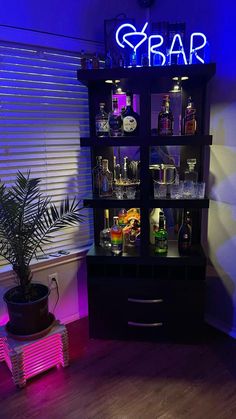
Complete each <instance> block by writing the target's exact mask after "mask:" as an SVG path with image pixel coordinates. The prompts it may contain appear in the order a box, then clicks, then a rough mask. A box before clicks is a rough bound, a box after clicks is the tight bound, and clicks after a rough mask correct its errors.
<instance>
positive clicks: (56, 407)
mask: <svg viewBox="0 0 236 419" xmlns="http://www.w3.org/2000/svg"><path fill="white" fill-rule="evenodd" d="M69 336H70V348H71V349H70V352H71V365H70V367H68V368H65V369H59V370H57V369H51V370H50V371H48V372H46V373H44V374H41V375H40V376H38V377H35V378H33V379H32V380H30V381H28V384H27V386H26V388H25V389H23V390H19V389H17V388H16V387H15V386H14V384H13V383H12V380H11V375H10V372H9V370H8V368H7V367H6V365H5V363H2V364H1V365H0V418H3V419H13V418H17V419H23V418H43V419H64V418H68V419H88V418H94V419H146V418H147V419H153V418H158V419H179V418H180V419H183V418H184V419H205V418H206V419H218V418H219V419H235V418H236V341H234V340H233V339H230V338H229V337H227V336H225V335H223V334H220V333H218V332H215V331H212V330H211V329H210V330H209V331H208V332H207V334H206V336H205V337H204V338H203V339H202V341H201V342H197V343H196V342H195V343H194V342H192V343H152V342H120V341H119V342H118V341H100V340H89V338H88V322H87V319H83V320H80V321H79V322H75V323H73V324H71V325H70V326H69Z"/></svg>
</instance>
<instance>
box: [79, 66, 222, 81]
mask: <svg viewBox="0 0 236 419" xmlns="http://www.w3.org/2000/svg"><path fill="white" fill-rule="evenodd" d="M215 71H216V65H215V64H214V63H210V64H192V65H171V66H163V67H131V68H123V67H118V68H104V69H96V70H94V69H91V70H77V78H78V80H79V81H81V82H82V83H84V84H88V83H89V82H91V81H104V80H113V79H131V78H132V79H139V80H145V79H148V80H149V81H152V80H155V79H157V78H172V77H184V76H186V77H189V79H190V80H191V81H194V80H196V79H201V80H202V81H205V82H207V81H209V80H210V79H211V78H212V77H213V75H214V74H215Z"/></svg>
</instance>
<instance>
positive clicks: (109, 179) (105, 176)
mask: <svg viewBox="0 0 236 419" xmlns="http://www.w3.org/2000/svg"><path fill="white" fill-rule="evenodd" d="M112 183H113V176H112V173H111V172H110V170H109V168H108V160H107V159H103V160H102V170H101V172H100V174H99V196H100V197H106V196H111V195H112V191H113V188H112Z"/></svg>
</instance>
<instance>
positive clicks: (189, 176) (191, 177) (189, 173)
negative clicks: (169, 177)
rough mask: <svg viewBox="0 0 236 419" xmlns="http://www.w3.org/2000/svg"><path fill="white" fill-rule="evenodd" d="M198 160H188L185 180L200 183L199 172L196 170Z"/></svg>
mask: <svg viewBox="0 0 236 419" xmlns="http://www.w3.org/2000/svg"><path fill="white" fill-rule="evenodd" d="M196 163H197V160H196V159H187V164H188V169H186V170H185V172H184V180H188V181H192V182H194V183H196V182H197V181H198V172H197V171H196V170H195V165H196Z"/></svg>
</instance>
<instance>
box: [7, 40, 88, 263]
mask: <svg viewBox="0 0 236 419" xmlns="http://www.w3.org/2000/svg"><path fill="white" fill-rule="evenodd" d="M0 57H1V60H0V100H1V103H0V114H1V124H0V179H1V180H2V181H3V182H6V183H7V184H8V185H10V184H11V182H12V181H13V180H14V179H15V176H16V173H17V170H20V171H22V172H23V173H26V171H27V170H29V169H30V170H31V176H32V177H40V178H41V179H42V181H41V189H42V191H43V192H45V193H46V194H48V195H50V196H52V197H53V202H55V203H59V202H60V201H61V199H63V197H65V195H67V194H69V196H71V197H73V196H75V195H77V196H78V197H79V198H82V197H84V196H86V194H87V192H89V191H90V189H91V176H90V154H89V153H90V151H89V149H87V148H80V136H88V134H89V118H88V116H89V115H88V96H87V88H86V87H85V86H83V85H82V84H80V83H79V82H78V81H77V74H76V70H77V69H78V68H79V66H80V59H79V56H78V55H76V54H73V53H67V52H63V51H57V50H45V49H39V48H38V47H37V48H34V47H32V46H29V47H27V46H25V45H16V44H7V43H1V44H0ZM84 213H85V214H86V216H87V218H86V222H85V223H83V224H81V225H80V226H76V227H71V228H68V229H65V230H62V231H59V232H58V233H57V234H55V240H54V242H53V243H51V244H50V245H49V246H48V247H45V251H48V250H49V248H50V249H53V251H58V250H61V249H64V250H66V249H67V250H72V249H77V248H82V247H85V246H87V245H88V244H91V241H92V234H93V232H92V214H91V213H90V212H89V210H85V211H84ZM50 251H51V250H50ZM0 263H1V262H0ZM2 263H5V262H3V261H2Z"/></svg>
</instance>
